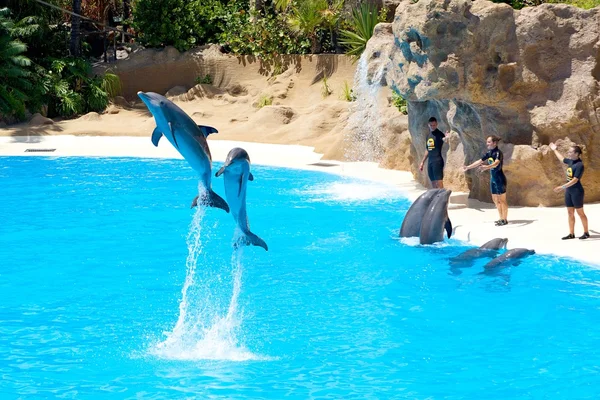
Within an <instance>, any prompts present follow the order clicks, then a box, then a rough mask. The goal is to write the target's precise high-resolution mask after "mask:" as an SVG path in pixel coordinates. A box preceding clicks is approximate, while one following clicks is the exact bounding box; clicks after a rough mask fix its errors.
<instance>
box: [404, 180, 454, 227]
mask: <svg viewBox="0 0 600 400" xmlns="http://www.w3.org/2000/svg"><path fill="white" fill-rule="evenodd" d="M443 191H444V189H429V190H428V191H426V192H425V193H423V194H422V195H420V196H419V197H418V198H417V199H416V200H415V201H414V202H413V203H412V205H411V206H410V208H409V209H408V211H407V212H406V215H405V216H404V220H403V221H402V227H401V228H400V237H413V236H419V234H420V233H421V221H422V220H423V216H424V215H425V211H426V210H427V209H428V208H429V205H430V204H431V201H432V200H433V198H434V197H435V196H436V195H437V194H438V193H441V192H443Z"/></svg>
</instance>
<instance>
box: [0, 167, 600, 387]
mask: <svg viewBox="0 0 600 400" xmlns="http://www.w3.org/2000/svg"><path fill="white" fill-rule="evenodd" d="M253 173H254V176H255V178H256V179H255V181H254V182H251V183H249V189H248V190H249V192H248V210H249V211H248V212H249V219H250V224H251V228H252V230H253V231H254V232H255V233H256V234H258V235H259V236H261V237H262V238H263V239H264V240H265V241H266V242H267V243H268V245H269V251H268V252H265V251H264V250H263V249H261V248H256V247H253V248H245V249H243V250H242V251H240V252H236V251H233V250H232V246H231V244H232V238H233V231H234V223H233V220H232V218H231V216H230V215H228V214H226V213H225V212H224V211H222V210H218V209H208V210H202V209H199V210H197V211H195V210H190V209H189V204H190V202H191V200H192V198H193V197H194V195H195V191H196V185H197V180H196V178H195V176H194V173H193V171H192V170H191V169H190V168H189V167H188V166H187V164H186V163H185V161H181V160H155V159H141V160H140V159H127V158H125V159H101V158H42V157H39V158H38V157H22V158H17V157H4V158H0V183H1V189H0V190H1V193H2V209H0V244H1V246H0V296H1V297H0V375H1V377H2V380H1V381H0V398H19V397H21V398H29V397H31V398H46V397H62V398H77V399H84V398H252V399H260V398H272V399H280V398H283V397H288V398H300V399H305V398H330V399H340V398H344V399H376V398H377V399H380V398H409V399H425V398H432V399H481V398H486V399H508V398H536V399H537V398H559V399H564V398H569V399H575V398H577V399H579V398H581V399H583V398H590V399H591V398H597V394H598V391H599V388H600V350H598V349H599V348H600V346H599V343H600V330H599V329H598V325H599V323H600V283H599V282H600V273H599V272H598V271H597V270H595V269H594V268H593V267H589V266H585V265H582V264H579V263H577V262H574V261H571V260H566V259H560V258H555V257H546V256H534V257H531V258H529V259H527V260H525V261H524V262H523V264H521V265H519V266H517V267H512V268H510V269H507V270H504V271H503V272H502V273H501V274H498V275H495V276H487V275H481V274H479V272H481V271H482V263H481V262H480V263H478V264H476V265H475V266H474V267H472V268H468V269H464V270H463V271H462V273H461V274H455V273H452V271H451V270H450V268H449V261H448V259H449V258H450V257H452V256H455V255H457V254H459V253H461V252H462V251H464V250H466V249H467V248H468V247H466V246H465V245H464V244H462V243H459V242H457V241H454V240H450V241H448V242H446V243H444V244H442V245H437V246H425V247H422V246H416V245H414V244H412V243H411V242H410V241H408V242H401V241H399V240H398V239H397V231H398V228H399V226H400V224H401V221H402V218H403V216H404V214H405V212H406V210H407V209H408V207H409V205H410V204H409V202H408V201H407V200H405V199H403V198H402V197H401V195H400V193H398V192H396V191H395V189H393V188H389V187H386V186H381V185H378V184H374V183H368V182H362V181H358V180H353V179H346V178H341V177H338V176H334V175H329V174H324V173H317V172H306V171H297V170H290V169H281V168H267V167H261V166H253ZM222 185H223V183H222V180H220V179H214V180H213V187H214V188H215V190H216V191H217V192H219V193H220V194H223V193H224V190H223V186H222ZM509 247H510V243H509Z"/></svg>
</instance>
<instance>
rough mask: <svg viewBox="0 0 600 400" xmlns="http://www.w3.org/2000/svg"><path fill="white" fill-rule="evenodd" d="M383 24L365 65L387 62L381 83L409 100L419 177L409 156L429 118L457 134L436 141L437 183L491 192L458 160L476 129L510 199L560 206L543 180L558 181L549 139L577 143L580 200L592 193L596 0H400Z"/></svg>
mask: <svg viewBox="0 0 600 400" xmlns="http://www.w3.org/2000/svg"><path fill="white" fill-rule="evenodd" d="M382 25H384V24H382ZM391 26H392V32H391V33H390V32H389V29H388V28H387V27H386V26H384V27H379V28H378V34H376V35H374V37H373V39H371V41H370V42H369V44H368V47H367V52H368V55H367V58H368V60H369V62H370V63H371V64H372V65H373V68H370V69H369V70H370V71H371V70H375V69H378V68H380V65H379V64H381V63H382V62H388V65H387V66H386V70H387V71H386V74H385V76H384V77H383V78H382V84H387V85H389V86H391V87H392V89H393V90H395V91H396V92H398V93H399V94H400V95H402V96H403V97H404V98H405V99H407V100H408V103H409V105H408V108H409V118H408V123H409V132H410V138H411V140H412V144H413V146H412V148H411V154H412V157H411V158H412V160H411V162H412V171H413V173H415V175H416V178H417V179H418V180H419V181H421V182H422V183H424V184H428V179H427V177H426V175H425V174H424V173H421V172H419V171H418V169H417V168H416V166H417V165H418V163H419V160H420V159H421V157H422V156H423V154H424V151H425V146H424V137H425V135H426V134H427V120H428V118H429V117H431V116H435V117H436V118H437V119H438V121H440V126H441V127H440V129H443V130H446V129H448V130H452V131H453V135H455V136H454V138H452V139H451V140H450V141H449V146H448V149H447V150H446V149H445V150H444V151H445V152H446V154H445V158H446V159H447V168H446V174H445V175H446V179H445V183H446V186H448V187H450V188H453V189H458V190H461V189H462V190H470V193H471V198H476V199H480V200H483V201H490V194H489V174H488V173H485V174H478V173H477V172H471V171H469V172H468V173H467V174H466V176H465V175H464V174H463V173H462V171H461V170H460V166H461V165H462V164H463V162H464V163H471V162H473V161H475V160H477V159H478V158H479V157H481V156H482V154H483V153H484V152H485V138H486V137H487V136H489V135H497V136H500V137H501V138H502V140H503V142H502V144H501V146H500V148H501V150H503V151H504V155H505V164H504V170H505V173H506V175H507V177H508V181H509V183H508V199H509V204H511V205H528V206H537V205H544V206H549V205H560V204H562V201H563V200H562V195H557V194H555V193H554V192H552V188H553V187H554V186H556V185H558V184H561V183H563V182H564V180H565V178H564V174H563V170H564V168H562V167H561V165H560V164H559V162H558V161H557V160H556V158H555V156H554V154H552V152H551V151H549V149H548V147H547V145H548V143H549V142H551V141H554V142H557V144H558V145H559V147H560V149H561V151H562V152H564V153H566V150H567V148H568V146H569V145H570V144H571V143H576V144H579V145H580V146H582V147H583V149H584V154H583V157H582V158H583V160H584V163H585V166H586V171H585V175H584V177H583V180H582V182H583V184H584V186H585V188H586V201H588V202H589V201H598V200H600V83H599V80H600V8H598V7H597V8H595V9H592V10H587V11H586V10H582V9H578V8H576V7H572V6H567V5H564V4H544V5H541V6H538V7H532V8H524V9H522V10H513V9H512V8H511V7H509V6H508V5H506V4H502V3H499V4H496V3H492V2H490V1H487V0H475V1H471V0H445V1H439V0H419V1H417V2H415V1H413V0H404V1H402V2H401V3H400V4H399V5H398V7H397V9H396V15H395V18H394V22H393V23H392V24H391ZM406 139H407V138H406V137H405V138H404V140H403V141H402V140H396V141H395V142H403V143H405V145H406V143H407V141H406ZM384 141H386V142H390V140H389V139H385V138H384ZM393 142H394V141H393ZM387 151H388V152H389V151H395V150H390V149H389V148H388V149H387ZM402 151H404V152H405V153H406V150H405V149H404V150H401V151H400V153H402ZM386 158H387V159H389V158H390V157H389V155H388V156H386ZM384 161H385V160H384ZM561 168H562V169H561Z"/></svg>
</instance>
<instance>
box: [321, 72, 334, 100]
mask: <svg viewBox="0 0 600 400" xmlns="http://www.w3.org/2000/svg"><path fill="white" fill-rule="evenodd" d="M332 93H333V90H331V87H329V84H328V83H327V77H326V76H324V77H323V87H321V96H323V98H325V97H328V96H329V95H330V94H332Z"/></svg>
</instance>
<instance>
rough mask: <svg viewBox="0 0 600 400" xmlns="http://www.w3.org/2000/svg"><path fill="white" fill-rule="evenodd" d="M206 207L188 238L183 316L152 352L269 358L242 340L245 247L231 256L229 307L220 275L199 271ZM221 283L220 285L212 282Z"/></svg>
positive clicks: (201, 357) (175, 355)
mask: <svg viewBox="0 0 600 400" xmlns="http://www.w3.org/2000/svg"><path fill="white" fill-rule="evenodd" d="M204 214H205V208H204V207H198V208H197V210H196V213H195V214H194V218H193V220H192V223H191V226H190V232H189V234H188V238H187V245H188V251H189V252H188V257H187V260H186V269H187V271H186V278H185V282H184V284H183V288H182V290H181V301H180V303H179V318H178V319H177V322H176V323H175V327H174V328H173V330H172V331H171V332H165V334H166V336H167V337H166V339H165V340H163V341H161V342H158V343H156V344H154V345H153V346H151V348H150V350H149V353H150V354H152V355H154V356H156V357H159V358H164V359H169V360H187V361H196V360H226V361H247V360H268V359H269V358H268V357H262V356H259V355H256V354H254V353H252V352H251V351H249V350H248V349H247V348H246V347H245V346H244V345H243V344H241V343H240V338H239V336H240V330H241V326H242V313H241V312H240V310H239V304H238V299H239V295H240V292H241V287H242V275H243V264H242V254H243V253H242V249H238V250H234V252H233V254H232V256H231V278H232V289H233V290H232V294H231V298H230V300H229V304H228V307H227V309H226V310H224V309H223V307H222V306H221V303H220V302H219V293H214V291H215V286H216V288H217V289H216V290H218V291H222V290H228V288H229V287H230V286H229V285H228V284H221V282H220V278H217V279H213V280H212V281H207V282H202V281H200V280H199V279H198V277H197V274H196V267H197V264H198V257H199V256H200V255H201V254H202V240H201V233H202V219H203V217H204ZM215 282H216V283H217V285H213V286H212V287H211V284H214V283H215Z"/></svg>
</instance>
